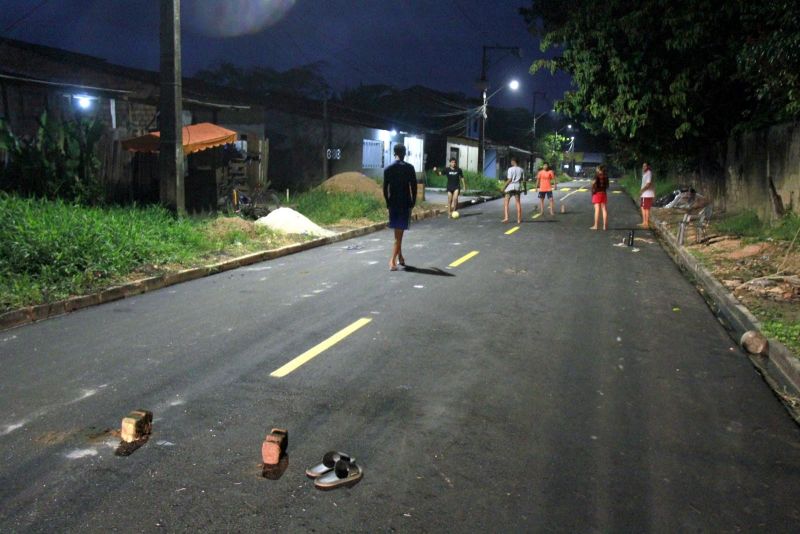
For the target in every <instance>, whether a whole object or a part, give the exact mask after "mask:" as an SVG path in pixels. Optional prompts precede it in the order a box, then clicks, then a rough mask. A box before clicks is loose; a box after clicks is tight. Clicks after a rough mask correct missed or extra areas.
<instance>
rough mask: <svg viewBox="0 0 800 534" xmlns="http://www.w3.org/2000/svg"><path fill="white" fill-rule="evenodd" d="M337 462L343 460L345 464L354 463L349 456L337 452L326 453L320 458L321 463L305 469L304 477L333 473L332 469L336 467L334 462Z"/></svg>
mask: <svg viewBox="0 0 800 534" xmlns="http://www.w3.org/2000/svg"><path fill="white" fill-rule="evenodd" d="M339 460H345V461H347V462H354V461H355V460H354V459H352V458H350V455H349V454H347V453H344V452H338V451H328V452H326V453H325V455H324V456H323V457H322V463H320V464H317V465H315V466H313V467H309V468H308V469H306V476H307V477H308V478H317V477H321V476H322V475H324V474H325V473H328V472H329V471H333V468H334V467H336V462H338V461H339Z"/></svg>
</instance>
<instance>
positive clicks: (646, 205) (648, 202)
mask: <svg viewBox="0 0 800 534" xmlns="http://www.w3.org/2000/svg"><path fill="white" fill-rule="evenodd" d="M641 200H642V209H646V210H649V209H650V208H652V207H653V197H642V199H641Z"/></svg>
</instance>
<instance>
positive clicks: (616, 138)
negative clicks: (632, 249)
mask: <svg viewBox="0 0 800 534" xmlns="http://www.w3.org/2000/svg"><path fill="white" fill-rule="evenodd" d="M798 12H800V11H799V10H797V9H796V4H795V2H792V1H790V0H785V1H784V0H767V1H765V2H751V1H747V0H607V1H604V2H596V1H594V0H574V1H573V2H561V1H557V0H535V1H533V2H532V4H531V7H530V8H523V9H521V14H522V15H523V16H524V17H525V19H526V20H527V22H528V23H529V24H530V27H531V31H532V33H534V34H535V35H537V36H538V37H540V39H541V44H542V49H543V50H544V51H546V50H549V51H552V52H555V54H556V55H555V57H554V58H553V59H546V60H540V61H537V62H535V63H534V64H533V66H532V67H531V71H532V72H536V71H538V70H539V69H550V70H552V71H555V70H557V69H560V70H563V71H565V72H568V73H569V74H570V75H571V76H572V77H573V80H574V82H575V85H576V89H575V90H574V91H571V92H569V93H567V94H566V95H565V96H564V99H563V100H562V101H561V102H559V103H558V105H557V109H559V110H560V111H562V112H564V113H566V114H568V115H569V116H571V117H573V118H575V119H577V120H580V121H581V122H582V123H583V126H584V127H585V128H588V129H590V130H591V131H593V132H605V133H607V134H608V135H609V136H610V138H611V140H612V142H613V144H614V146H615V148H616V149H617V151H618V152H619V154H620V155H621V156H622V159H623V160H626V162H630V161H632V160H634V159H641V158H643V157H646V158H648V159H652V158H653V156H656V157H659V158H661V159H663V160H664V162H665V163H667V162H668V163H669V164H671V165H676V164H677V165H678V166H679V167H681V166H682V167H687V166H698V165H700V166H709V165H711V166H713V165H714V164H717V166H718V165H719V164H720V163H721V161H722V160H721V156H722V153H723V152H722V151H723V149H724V143H725V140H726V139H727V138H728V136H729V135H730V134H731V133H732V132H735V131H738V130H741V129H750V128H757V127H761V126H764V125H767V124H773V123H776V122H781V121H786V120H793V119H796V118H797V117H798V115H800V84H799V83H798V81H799V78H798V69H800V33H799V32H800V30H799V28H800V26H798V24H800V15H798Z"/></svg>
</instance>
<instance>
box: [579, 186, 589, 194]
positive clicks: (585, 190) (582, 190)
mask: <svg viewBox="0 0 800 534" xmlns="http://www.w3.org/2000/svg"><path fill="white" fill-rule="evenodd" d="M587 191H588V189H586V188H585V187H581V188H580V189H578V193H585V192H587Z"/></svg>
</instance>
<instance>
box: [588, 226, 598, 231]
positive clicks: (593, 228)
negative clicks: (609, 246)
mask: <svg viewBox="0 0 800 534" xmlns="http://www.w3.org/2000/svg"><path fill="white" fill-rule="evenodd" d="M589 230H597V227H596V226H590V227H589Z"/></svg>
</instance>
